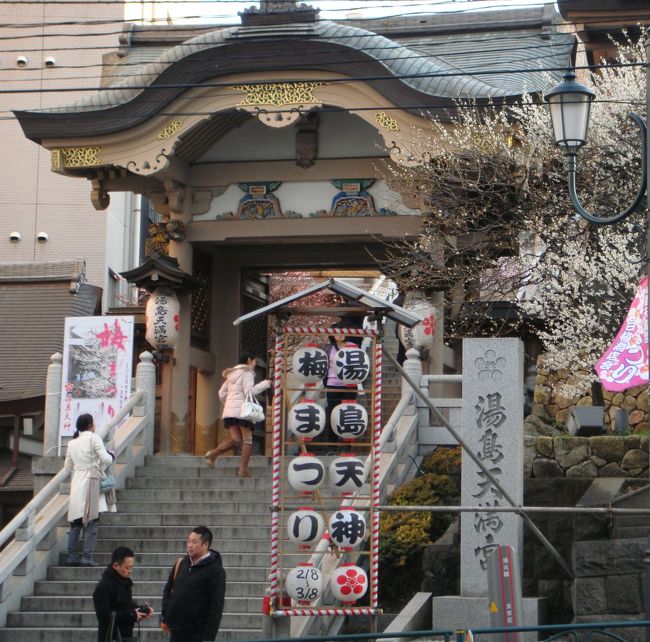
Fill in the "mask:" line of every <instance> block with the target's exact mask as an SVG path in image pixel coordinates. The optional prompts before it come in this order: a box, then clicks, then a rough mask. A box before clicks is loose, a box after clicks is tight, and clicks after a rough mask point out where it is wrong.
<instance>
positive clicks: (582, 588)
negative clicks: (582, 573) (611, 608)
mask: <svg viewBox="0 0 650 642" xmlns="http://www.w3.org/2000/svg"><path fill="white" fill-rule="evenodd" d="M606 610H607V593H606V592H605V578H603V577H576V579H575V581H574V583H573V612H574V613H575V614H576V615H594V614H596V613H605V612H606Z"/></svg>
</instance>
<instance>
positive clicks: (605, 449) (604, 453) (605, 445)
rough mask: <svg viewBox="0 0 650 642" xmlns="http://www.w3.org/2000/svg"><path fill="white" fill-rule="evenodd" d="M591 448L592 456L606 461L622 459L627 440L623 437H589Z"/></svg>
mask: <svg viewBox="0 0 650 642" xmlns="http://www.w3.org/2000/svg"><path fill="white" fill-rule="evenodd" d="M589 449H590V451H591V455H592V456H594V455H595V456H596V457H600V458H601V459H604V460H605V461H607V462H609V461H621V459H623V456H624V455H625V441H624V439H623V438H622V437H614V436H609V435H607V436H601V437H598V436H597V437H591V438H590V439H589Z"/></svg>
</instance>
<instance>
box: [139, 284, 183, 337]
mask: <svg viewBox="0 0 650 642" xmlns="http://www.w3.org/2000/svg"><path fill="white" fill-rule="evenodd" d="M180 310H181V306H180V304H179V302H178V298H177V296H176V292H174V290H172V289H171V288H168V287H160V288H156V289H155V290H154V291H153V293H152V294H151V296H150V297H149V300H148V301H147V306H146V308H145V312H144V321H145V326H146V333H145V339H146V340H147V341H148V342H149V343H150V344H151V345H152V346H153V347H154V348H157V349H158V350H164V349H167V348H175V347H176V342H177V341H178V331H179V329H180Z"/></svg>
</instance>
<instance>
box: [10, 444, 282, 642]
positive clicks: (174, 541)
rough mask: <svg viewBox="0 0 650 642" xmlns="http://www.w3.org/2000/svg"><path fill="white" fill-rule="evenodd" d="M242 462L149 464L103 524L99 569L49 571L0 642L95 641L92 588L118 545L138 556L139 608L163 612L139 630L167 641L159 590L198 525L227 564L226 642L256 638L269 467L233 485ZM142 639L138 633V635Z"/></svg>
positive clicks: (261, 465)
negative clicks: (211, 465)
mask: <svg viewBox="0 0 650 642" xmlns="http://www.w3.org/2000/svg"><path fill="white" fill-rule="evenodd" d="M237 463H238V458H237V457H223V458H221V459H219V460H218V461H217V466H216V467H215V468H214V469H210V468H208V467H207V466H206V465H205V462H204V460H203V458H202V457H192V456H190V455H173V456H160V455H156V456H154V457H147V459H146V465H145V466H143V467H140V468H138V469H137V471H136V476H135V477H133V478H131V479H129V480H128V481H127V487H126V489H124V490H121V491H119V492H118V510H119V512H118V513H112V514H104V515H102V517H101V522H100V523H101V526H100V529H99V539H98V543H97V550H96V554H95V559H96V560H97V561H98V562H99V563H100V564H101V566H100V567H98V568H73V567H66V566H64V565H63V562H64V560H65V557H64V556H61V559H60V565H58V566H52V567H50V568H49V570H48V575H47V579H46V580H43V581H40V582H37V583H36V586H35V590H34V595H32V596H29V597H26V598H23V601H22V605H21V610H20V611H19V612H13V613H10V614H9V616H8V620H7V627H6V628H0V642H41V641H42V642H45V641H47V642H73V641H74V642H96V640H97V621H96V618H95V613H94V610H93V604H92V593H93V590H94V588H95V585H96V583H97V581H98V580H99V578H100V577H101V574H102V572H103V570H104V568H105V565H107V564H108V562H109V559H110V553H111V551H112V550H113V549H114V548H116V547H117V546H128V547H129V548H131V549H132V550H133V551H134V552H135V553H136V566H135V569H134V572H133V576H132V579H133V581H134V583H135V587H134V596H135V599H136V602H144V601H147V602H149V604H150V605H151V606H152V607H153V608H154V610H155V611H156V614H155V615H154V616H152V617H151V618H150V619H149V620H146V621H145V622H143V623H142V627H141V633H140V640H141V641H142V642H162V641H166V642H168V640H169V635H168V634H166V633H163V632H162V631H160V629H159V628H158V623H159V613H160V606H161V600H162V589H163V586H164V584H165V581H166V579H167V576H168V574H169V572H170V569H171V567H172V566H173V564H174V562H175V560H176V559H177V558H178V557H179V556H180V555H182V554H183V553H184V551H185V540H186V538H187V535H188V533H189V531H190V529H191V528H192V527H193V526H197V525H205V526H208V527H209V528H210V529H211V530H212V532H213V534H214V541H213V548H215V549H216V550H218V551H219V552H220V553H221V555H222V558H223V563H224V567H225V569H226V576H227V588H226V602H225V608H224V614H223V618H222V620H221V627H220V630H219V639H221V640H223V639H253V638H259V637H260V632H261V629H262V614H261V607H262V597H263V593H264V589H265V588H266V585H267V582H266V580H267V574H268V568H269V549H270V522H271V518H270V513H269V505H270V499H271V483H270V480H271V465H270V460H269V458H267V457H260V456H254V457H252V458H251V473H252V475H253V477H252V478H251V479H238V478H237V477H236V470H237V468H236V466H237ZM134 634H137V628H136V629H135V630H134Z"/></svg>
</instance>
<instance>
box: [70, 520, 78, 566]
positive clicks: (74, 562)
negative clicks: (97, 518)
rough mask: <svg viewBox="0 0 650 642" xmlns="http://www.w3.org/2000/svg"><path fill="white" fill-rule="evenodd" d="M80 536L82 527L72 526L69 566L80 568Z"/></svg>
mask: <svg viewBox="0 0 650 642" xmlns="http://www.w3.org/2000/svg"><path fill="white" fill-rule="evenodd" d="M80 535H81V525H79V526H76V525H73V524H70V530H69V531H68V562H67V563H68V566H79V562H81V555H80V554H79V551H78V550H77V544H79V536H80Z"/></svg>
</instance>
